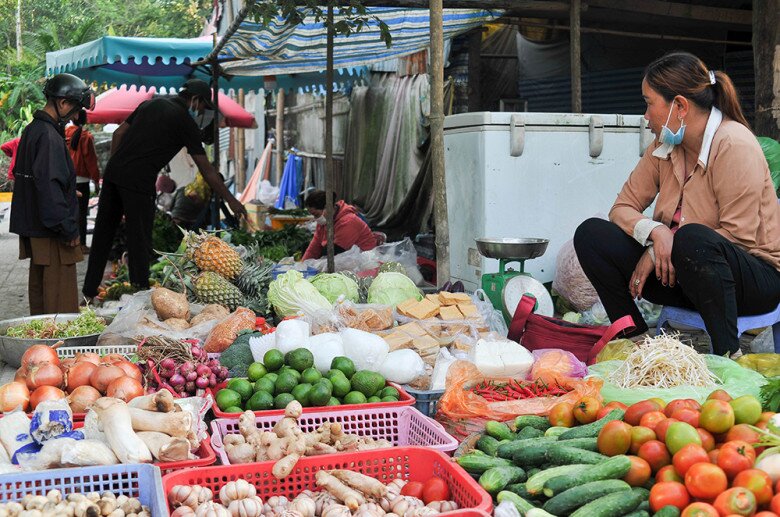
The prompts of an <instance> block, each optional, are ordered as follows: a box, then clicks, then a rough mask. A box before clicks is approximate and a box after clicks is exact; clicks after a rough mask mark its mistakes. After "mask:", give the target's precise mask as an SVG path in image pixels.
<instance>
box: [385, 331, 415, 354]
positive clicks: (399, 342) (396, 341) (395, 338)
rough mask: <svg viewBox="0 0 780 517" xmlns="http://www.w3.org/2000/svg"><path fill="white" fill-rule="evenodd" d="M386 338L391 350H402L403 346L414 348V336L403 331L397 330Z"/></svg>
mask: <svg viewBox="0 0 780 517" xmlns="http://www.w3.org/2000/svg"><path fill="white" fill-rule="evenodd" d="M384 340H385V341H387V344H388V346H389V347H390V351H391V352H394V351H396V350H401V349H402V348H412V346H413V344H414V338H413V337H412V336H410V335H409V334H404V333H403V332H398V331H397V330H396V331H395V332H393V333H391V334H388V335H387V336H385V337H384Z"/></svg>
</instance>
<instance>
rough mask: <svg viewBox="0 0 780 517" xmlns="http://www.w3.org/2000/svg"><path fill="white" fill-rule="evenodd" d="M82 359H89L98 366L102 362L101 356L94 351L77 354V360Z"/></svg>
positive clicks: (80, 360)
mask: <svg viewBox="0 0 780 517" xmlns="http://www.w3.org/2000/svg"><path fill="white" fill-rule="evenodd" d="M82 361H88V362H90V363H93V364H94V365H95V366H97V365H99V364H100V356H99V355H97V354H95V353H93V352H81V353H80V354H76V362H77V363H80V362H82Z"/></svg>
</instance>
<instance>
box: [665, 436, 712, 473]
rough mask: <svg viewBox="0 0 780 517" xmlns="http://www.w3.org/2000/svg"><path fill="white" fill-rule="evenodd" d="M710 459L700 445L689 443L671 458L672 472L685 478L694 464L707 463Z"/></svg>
mask: <svg viewBox="0 0 780 517" xmlns="http://www.w3.org/2000/svg"><path fill="white" fill-rule="evenodd" d="M709 462H710V458H709V457H708V456H707V451H705V450H704V447H702V446H701V445H696V444H695V443H689V444H688V445H686V446H684V447H683V448H682V449H680V450H679V451H677V452H676V453H675V455H674V456H672V465H674V470H675V471H676V472H677V473H678V474H679V475H681V476H685V473H686V472H688V469H689V468H691V466H692V465H695V464H696V463H709Z"/></svg>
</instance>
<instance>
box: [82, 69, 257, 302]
mask: <svg viewBox="0 0 780 517" xmlns="http://www.w3.org/2000/svg"><path fill="white" fill-rule="evenodd" d="M207 110H211V111H212V112H213V110H214V105H213V104H212V103H211V89H210V88H209V86H208V84H206V83H205V82H204V81H201V80H199V79H190V80H189V81H187V82H186V83H185V84H184V87H183V88H182V89H181V91H180V92H179V95H178V96H176V97H157V98H154V99H151V100H148V101H146V102H144V103H142V104H141V105H140V106H138V108H136V110H135V111H134V112H133V113H132V114H131V115H130V116H129V117H128V118H127V120H126V121H125V122H124V123H122V125H121V126H119V128H117V130H116V131H115V132H114V136H113V139H112V141H111V158H109V160H108V164H107V165H106V171H105V174H104V176H103V188H102V190H101V191H100V202H99V204H98V214H97V219H96V221H95V232H94V235H93V237H92V248H91V251H90V255H89V265H88V267H87V275H86V277H85V279H84V288H83V289H82V292H83V293H84V296H86V297H87V298H92V297H94V296H95V295H97V289H98V286H99V285H100V282H101V281H102V280H103V272H104V270H105V267H106V262H107V261H108V255H109V252H110V251H111V245H112V243H113V240H114V233H115V231H116V228H117V227H118V226H119V222H120V221H121V219H122V216H124V217H125V228H126V231H127V252H128V259H129V264H128V269H129V273H130V282H131V283H132V284H134V285H136V286H138V287H141V288H147V287H148V286H149V260H150V255H151V248H152V223H153V221H154V212H155V206H154V204H155V181H156V179H157V174H158V172H159V171H160V170H161V169H162V168H163V167H164V166H165V165H166V164H167V163H168V162H170V161H171V159H172V158H173V157H174V156H175V155H176V153H178V152H179V150H180V149H181V148H182V147H185V148H186V149H187V152H188V153H189V154H190V156H191V157H192V159H193V161H194V162H195V165H197V167H198V169H199V170H200V171H201V174H203V179H205V180H206V182H207V183H208V184H209V186H210V187H211V188H212V189H213V191H214V192H216V193H217V194H218V195H219V196H220V197H221V198H223V199H224V200H226V201H227V202H228V205H229V206H230V209H231V210H232V211H233V213H234V214H236V215H238V216H245V215H246V209H245V208H244V206H243V205H242V204H241V202H240V201H238V200H237V199H236V198H235V197H233V195H232V194H231V193H230V192H228V190H227V188H226V187H225V184H224V183H223V181H222V177H221V176H220V175H219V173H218V172H217V171H216V169H214V167H213V166H212V165H211V163H209V161H208V159H207V158H206V153H205V151H204V150H203V146H202V145H201V130H202V129H203V126H204V124H203V121H204V120H205V118H206V117H205V115H206V111H207ZM215 116H216V115H215ZM215 123H216V121H215Z"/></svg>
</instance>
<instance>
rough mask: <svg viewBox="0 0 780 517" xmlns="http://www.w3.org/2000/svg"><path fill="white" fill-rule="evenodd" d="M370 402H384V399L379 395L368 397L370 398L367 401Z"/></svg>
mask: <svg viewBox="0 0 780 517" xmlns="http://www.w3.org/2000/svg"><path fill="white" fill-rule="evenodd" d="M366 402H368V403H369V404H376V403H377V402H382V399H380V398H379V397H368V400H367V401H366Z"/></svg>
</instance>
